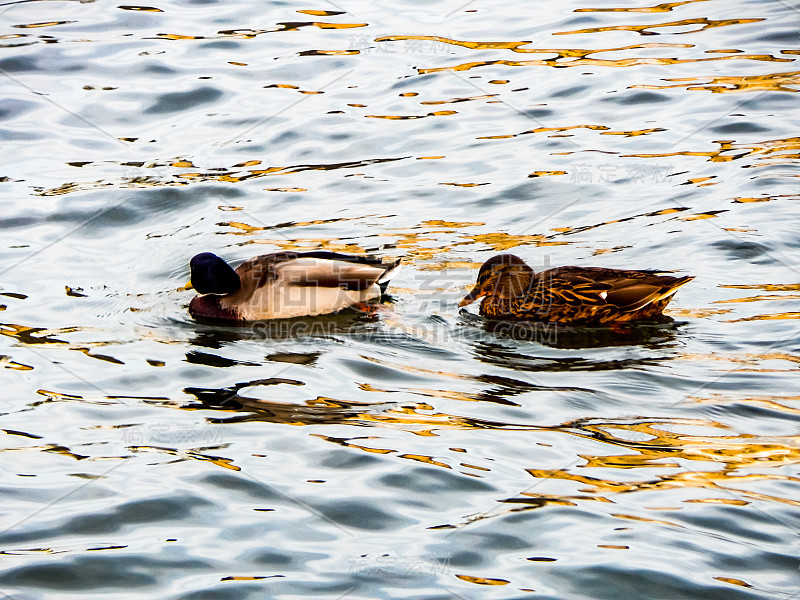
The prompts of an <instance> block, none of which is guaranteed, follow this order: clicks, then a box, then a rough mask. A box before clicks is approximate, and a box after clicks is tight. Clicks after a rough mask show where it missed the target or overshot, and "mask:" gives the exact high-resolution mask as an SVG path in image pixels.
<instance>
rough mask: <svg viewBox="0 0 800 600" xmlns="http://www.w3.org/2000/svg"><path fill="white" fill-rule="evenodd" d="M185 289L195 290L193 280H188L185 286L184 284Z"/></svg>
mask: <svg viewBox="0 0 800 600" xmlns="http://www.w3.org/2000/svg"><path fill="white" fill-rule="evenodd" d="M183 289H184V290H193V289H194V286H193V285H192V282H191V281H187V282H186V285H184V286H183Z"/></svg>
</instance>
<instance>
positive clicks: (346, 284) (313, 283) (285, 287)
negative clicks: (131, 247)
mask: <svg viewBox="0 0 800 600" xmlns="http://www.w3.org/2000/svg"><path fill="white" fill-rule="evenodd" d="M399 265H400V260H399V259H398V260H395V261H391V262H382V261H381V259H380V258H375V257H371V256H355V255H350V254H339V253H337V252H326V251H321V250H320V251H312V252H276V253H274V254H265V255H263V256H256V257H255V258H251V259H250V260H247V261H245V262H243V263H242V264H241V265H239V266H238V267H236V270H235V271H234V270H233V269H232V268H231V267H230V266H229V265H228V263H226V262H225V261H224V260H222V259H221V258H220V257H219V256H216V255H215V254H212V253H210V252H203V253H202V254H198V255H197V256H195V257H194V258H192V260H191V262H190V263H189V266H190V268H191V272H192V279H191V283H192V287H193V288H194V289H195V290H197V291H198V292H199V293H200V294H202V295H200V296H195V297H194V298H192V300H191V302H190V303H189V313H190V314H191V315H192V316H193V317H205V318H209V319H219V320H225V321H257V320H261V319H284V318H290V317H303V316H311V315H323V314H327V313H332V312H337V311H339V310H342V309H344V308H347V307H348V306H353V305H354V304H357V303H359V302H366V301H368V300H372V299H375V298H380V296H381V293H382V292H383V290H385V289H386V285H387V284H388V282H389V281H388V278H389V275H390V274H391V273H392V272H393V271H394V270H395V269H396V268H397V267H398V266H399Z"/></svg>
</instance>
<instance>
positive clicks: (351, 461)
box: [319, 450, 381, 471]
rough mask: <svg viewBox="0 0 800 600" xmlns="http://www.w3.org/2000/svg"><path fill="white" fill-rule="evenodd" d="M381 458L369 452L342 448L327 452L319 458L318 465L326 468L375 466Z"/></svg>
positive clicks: (344, 468)
mask: <svg viewBox="0 0 800 600" xmlns="http://www.w3.org/2000/svg"><path fill="white" fill-rule="evenodd" d="M380 463H381V459H379V458H377V457H375V456H371V455H369V454H356V453H355V452H347V451H344V450H334V451H333V452H330V451H329V452H327V453H326V454H325V456H324V457H323V458H322V459H321V460H320V462H319V465H320V466H321V467H325V468H328V469H342V470H353V471H355V470H356V469H361V468H368V467H372V466H376V465H378V464H380Z"/></svg>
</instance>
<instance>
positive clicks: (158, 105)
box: [143, 86, 223, 114]
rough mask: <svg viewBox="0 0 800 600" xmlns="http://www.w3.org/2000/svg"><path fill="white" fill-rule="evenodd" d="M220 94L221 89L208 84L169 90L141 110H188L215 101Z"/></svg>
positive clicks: (160, 111)
mask: <svg viewBox="0 0 800 600" xmlns="http://www.w3.org/2000/svg"><path fill="white" fill-rule="evenodd" d="M222 95H223V92H222V90H218V89H216V88H212V87H208V86H204V87H201V88H198V89H195V90H189V91H186V92H170V93H166V94H161V95H159V96H158V97H157V98H158V99H157V100H156V102H155V104H153V105H152V106H150V107H149V108H146V109H145V110H144V111H143V112H144V113H145V114H163V113H170V112H180V111H184V110H190V109H192V108H197V107H198V106H202V105H203V104H209V103H212V102H216V101H217V100H219V99H220V98H221V97H222Z"/></svg>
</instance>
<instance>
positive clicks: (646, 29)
mask: <svg viewBox="0 0 800 600" xmlns="http://www.w3.org/2000/svg"><path fill="white" fill-rule="evenodd" d="M759 21H764V19H763V18H756V19H717V20H714V19H708V18H706V17H701V18H698V19H681V20H679V21H669V22H668V23H653V24H651V25H612V26H607V27H590V28H588V29H576V30H574V31H554V32H553V33H552V35H571V34H574V33H601V32H604V31H635V32H636V33H639V34H641V35H659V32H657V31H650V30H651V29H659V28H661V27H686V26H689V25H702V27H698V28H696V29H690V30H688V31H677V32H674V31H673V32H670V33H697V32H698V31H704V30H706V29H712V28H715V27H727V26H729V25H745V24H747V23H758V22H759Z"/></svg>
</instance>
